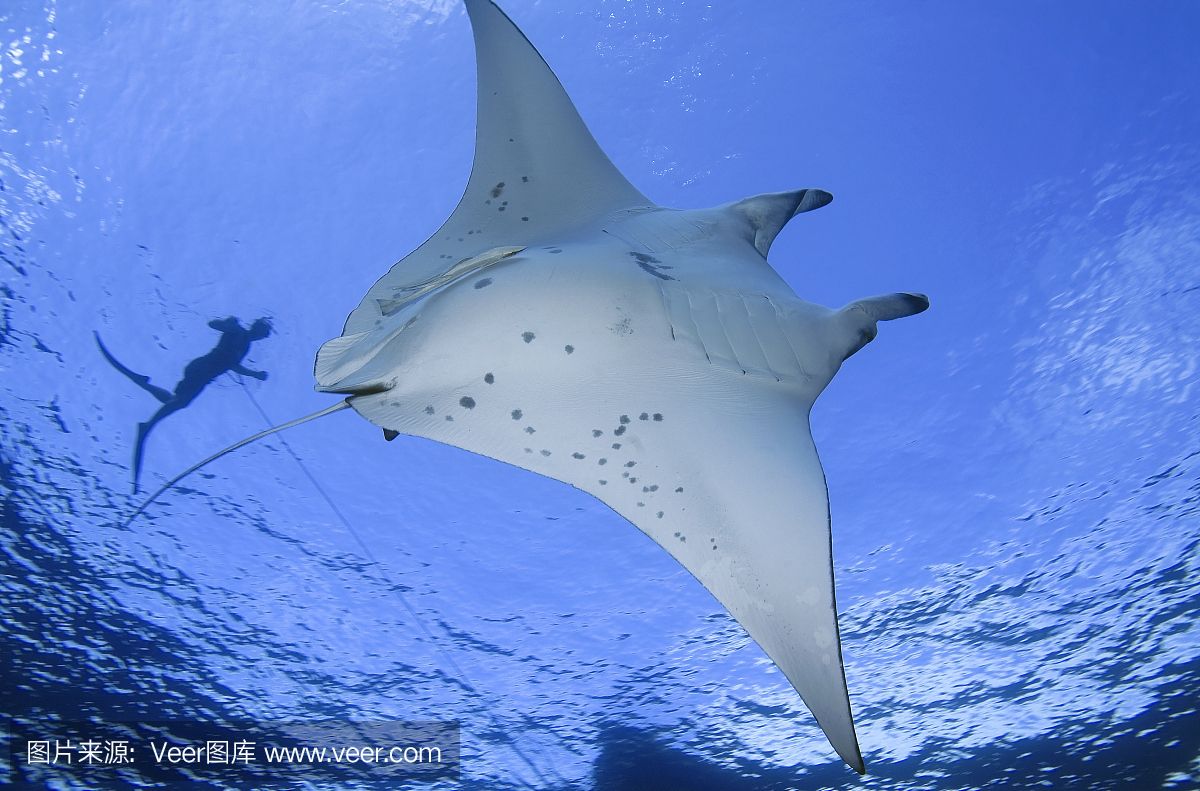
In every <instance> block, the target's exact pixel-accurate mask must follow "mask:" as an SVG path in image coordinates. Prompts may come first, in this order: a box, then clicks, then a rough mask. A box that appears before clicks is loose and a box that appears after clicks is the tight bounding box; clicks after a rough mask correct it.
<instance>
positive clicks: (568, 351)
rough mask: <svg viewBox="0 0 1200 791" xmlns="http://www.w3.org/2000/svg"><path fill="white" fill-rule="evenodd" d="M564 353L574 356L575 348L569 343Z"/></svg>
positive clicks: (564, 348)
mask: <svg viewBox="0 0 1200 791" xmlns="http://www.w3.org/2000/svg"><path fill="white" fill-rule="evenodd" d="M563 351H564V352H566V353H567V354H574V353H575V347H574V346H572V345H571V344H569V343H568V344H567V345H566V346H564V347H563Z"/></svg>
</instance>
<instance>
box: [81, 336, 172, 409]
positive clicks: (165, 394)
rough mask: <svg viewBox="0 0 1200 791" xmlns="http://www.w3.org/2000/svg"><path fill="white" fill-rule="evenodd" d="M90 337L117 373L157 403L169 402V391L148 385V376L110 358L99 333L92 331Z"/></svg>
mask: <svg viewBox="0 0 1200 791" xmlns="http://www.w3.org/2000/svg"><path fill="white" fill-rule="evenodd" d="M92 335H95V336H96V345H97V346H99V347H100V353H101V354H103V355H104V359H106V360H108V362H109V364H111V365H112V367H113V368H116V369H117V370H118V371H120V372H121V373H123V374H125V376H126V377H127V378H128V379H129V381H131V382H133V383H134V384H135V385H137V386H138V387H140V388H142V389H143V390H145V391H146V392H147V393H149V394H150V395H152V396H154V397H155V398H157V399H158V400H159V401H162V402H163V403H164V404H165V403H166V402H168V401H170V400H171V391H169V390H164V389H163V388H161V387H158V386H157V385H152V384H150V377H149V376H143V375H142V374H139V373H137V372H135V371H131V370H129V369H128V368H126V367H125V366H124V365H122V364H121V363H120V361H119V360H117V358H116V357H113V356H112V353H111V352H110V351H109V350H108V349H106V348H105V346H104V341H102V340H100V333H98V332H96V331H94V330H93V331H92Z"/></svg>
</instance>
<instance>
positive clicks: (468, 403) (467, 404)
mask: <svg viewBox="0 0 1200 791" xmlns="http://www.w3.org/2000/svg"><path fill="white" fill-rule="evenodd" d="M458 403H459V404H461V405H462V406H463V407H464V408H466V409H474V408H475V399H474V398H471V396H463V397H462V398H460V399H458Z"/></svg>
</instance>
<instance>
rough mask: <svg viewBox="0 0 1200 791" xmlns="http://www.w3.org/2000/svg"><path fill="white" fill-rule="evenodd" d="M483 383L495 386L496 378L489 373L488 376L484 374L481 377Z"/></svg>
mask: <svg viewBox="0 0 1200 791" xmlns="http://www.w3.org/2000/svg"><path fill="white" fill-rule="evenodd" d="M483 381H485V382H487V383H488V384H490V385H491V384H495V383H496V377H494V376H492V375H491V374H490V373H488V374H484V375H483Z"/></svg>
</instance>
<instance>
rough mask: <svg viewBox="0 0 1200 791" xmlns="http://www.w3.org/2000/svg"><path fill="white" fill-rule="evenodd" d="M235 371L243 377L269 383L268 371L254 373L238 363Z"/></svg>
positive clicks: (234, 368)
mask: <svg viewBox="0 0 1200 791" xmlns="http://www.w3.org/2000/svg"><path fill="white" fill-rule="evenodd" d="M233 370H234V372H235V373H239V374H241V375H242V376H253V377H254V378H255V379H258V380H260V381H263V382H265V381H267V372H266V371H252V370H250V369H249V368H247V367H246V366H244V365H242V364H241V363H238V364H237V365H235V366H233Z"/></svg>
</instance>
